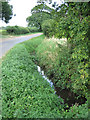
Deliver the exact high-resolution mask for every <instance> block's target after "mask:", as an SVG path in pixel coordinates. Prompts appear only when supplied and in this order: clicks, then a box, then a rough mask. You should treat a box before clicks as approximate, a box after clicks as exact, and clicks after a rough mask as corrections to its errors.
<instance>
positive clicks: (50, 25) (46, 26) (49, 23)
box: [42, 19, 55, 37]
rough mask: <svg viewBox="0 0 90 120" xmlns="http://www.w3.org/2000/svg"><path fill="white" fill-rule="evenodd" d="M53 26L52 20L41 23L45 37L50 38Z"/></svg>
mask: <svg viewBox="0 0 90 120" xmlns="http://www.w3.org/2000/svg"><path fill="white" fill-rule="evenodd" d="M54 25H55V21H54V20H53V19H49V20H45V21H44V22H43V23H42V30H43V33H44V35H46V36H47V37H51V36H53V35H54V27H55V26H54Z"/></svg>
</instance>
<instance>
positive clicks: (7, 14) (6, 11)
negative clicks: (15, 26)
mask: <svg viewBox="0 0 90 120" xmlns="http://www.w3.org/2000/svg"><path fill="white" fill-rule="evenodd" d="M0 5H1V6H2V11H1V12H0V18H1V19H2V20H3V21H4V22H5V23H8V22H9V20H10V19H11V18H12V15H13V12H12V8H13V7H12V5H9V3H8V2H0Z"/></svg>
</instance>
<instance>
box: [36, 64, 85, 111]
mask: <svg viewBox="0 0 90 120" xmlns="http://www.w3.org/2000/svg"><path fill="white" fill-rule="evenodd" d="M37 70H38V72H39V73H40V74H41V75H42V77H43V78H44V79H45V80H47V82H48V83H49V84H50V86H51V88H53V89H54V90H55V94H57V95H58V97H61V98H63V99H64V103H67V104H68V106H69V107H71V106H72V105H74V104H77V105H81V104H84V103H85V102H86V101H87V99H86V98H85V97H79V98H78V99H77V97H78V95H77V94H75V93H73V92H71V91H70V89H63V90H62V89H61V88H59V87H57V86H55V85H54V84H53V82H52V81H51V80H49V79H48V78H47V76H45V75H44V71H42V70H41V68H40V66H37ZM69 107H68V108H67V109H69Z"/></svg>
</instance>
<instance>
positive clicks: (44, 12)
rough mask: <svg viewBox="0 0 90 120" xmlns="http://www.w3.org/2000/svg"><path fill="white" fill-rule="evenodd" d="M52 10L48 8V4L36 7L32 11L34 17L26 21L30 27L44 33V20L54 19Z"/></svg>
mask: <svg viewBox="0 0 90 120" xmlns="http://www.w3.org/2000/svg"><path fill="white" fill-rule="evenodd" d="M52 10H53V9H51V8H50V7H48V6H47V5H46V4H40V5H37V6H35V7H34V8H33V9H32V10H31V13H32V15H31V16H29V17H28V18H27V19H26V21H27V22H28V26H30V27H37V28H38V29H39V31H42V28H41V25H42V23H43V21H44V20H47V19H51V18H52V15H51V11H52Z"/></svg>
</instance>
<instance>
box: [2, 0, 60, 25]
mask: <svg viewBox="0 0 90 120" xmlns="http://www.w3.org/2000/svg"><path fill="white" fill-rule="evenodd" d="M54 1H57V2H60V0H54ZM9 4H11V5H13V14H16V16H13V17H12V19H11V20H10V21H9V23H8V24H5V23H4V22H2V21H0V26H8V25H10V26H13V25H18V26H24V27H26V26H27V22H26V18H27V17H28V16H30V15H31V13H30V11H31V9H32V8H33V7H34V6H36V5H37V0H10V2H9Z"/></svg>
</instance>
